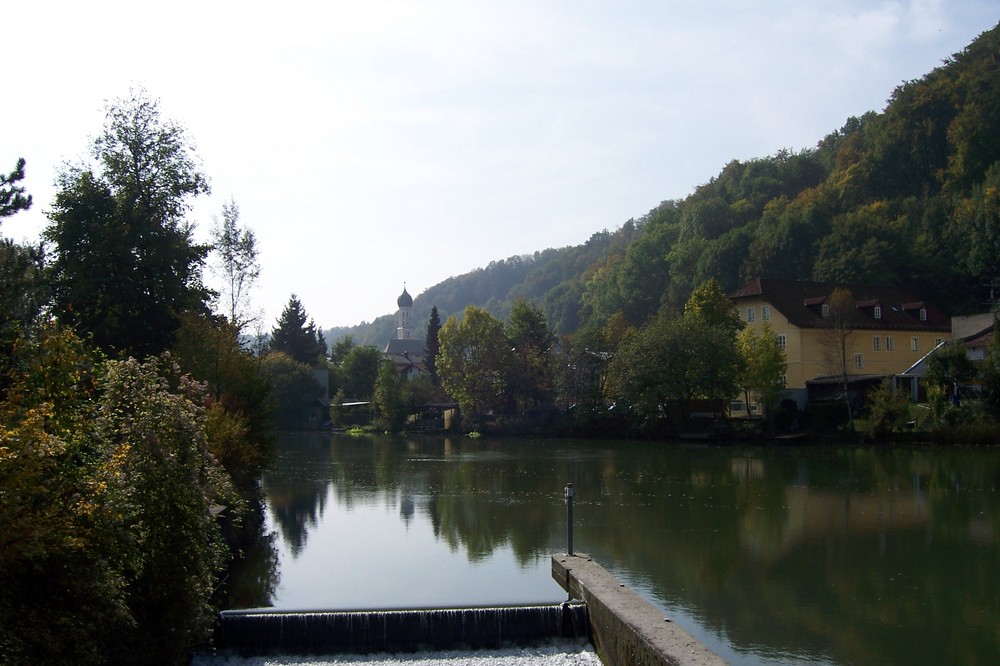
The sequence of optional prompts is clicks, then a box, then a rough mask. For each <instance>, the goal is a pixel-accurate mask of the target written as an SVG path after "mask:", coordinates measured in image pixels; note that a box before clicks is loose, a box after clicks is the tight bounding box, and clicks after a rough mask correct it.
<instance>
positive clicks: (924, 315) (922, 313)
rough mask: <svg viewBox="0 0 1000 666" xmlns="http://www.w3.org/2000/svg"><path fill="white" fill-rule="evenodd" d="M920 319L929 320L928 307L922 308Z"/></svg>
mask: <svg viewBox="0 0 1000 666" xmlns="http://www.w3.org/2000/svg"><path fill="white" fill-rule="evenodd" d="M920 321H927V308H920Z"/></svg>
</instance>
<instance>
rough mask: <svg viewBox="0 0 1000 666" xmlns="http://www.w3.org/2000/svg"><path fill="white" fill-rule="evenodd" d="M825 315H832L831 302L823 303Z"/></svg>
mask: <svg viewBox="0 0 1000 666" xmlns="http://www.w3.org/2000/svg"><path fill="white" fill-rule="evenodd" d="M823 316H824V317H829V316H830V304H829V303H824V304H823Z"/></svg>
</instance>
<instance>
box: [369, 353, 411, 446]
mask: <svg viewBox="0 0 1000 666" xmlns="http://www.w3.org/2000/svg"><path fill="white" fill-rule="evenodd" d="M404 381H405V380H404V379H403V378H402V376H400V374H399V373H398V372H396V365H395V364H394V363H393V362H392V361H390V360H389V359H385V360H383V361H382V363H380V364H379V368H378V377H377V378H376V379H375V393H374V396H373V402H374V403H375V408H376V409H377V410H378V413H379V415H380V417H381V420H382V422H383V424H384V426H385V428H386V429H387V430H389V431H390V432H399V431H400V430H402V428H403V425H404V423H405V422H406V402H405V400H404V399H403V382H404Z"/></svg>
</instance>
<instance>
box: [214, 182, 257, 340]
mask: <svg viewBox="0 0 1000 666" xmlns="http://www.w3.org/2000/svg"><path fill="white" fill-rule="evenodd" d="M212 241H213V248H212V249H213V250H215V252H216V254H217V255H218V260H217V261H218V263H217V265H216V267H215V271H216V272H217V273H218V274H219V275H220V276H221V277H222V279H223V288H222V293H221V294H220V300H221V303H220V305H221V306H222V308H223V310H224V312H223V314H225V315H226V317H228V318H229V321H230V322H232V324H233V326H235V327H236V330H237V332H238V333H242V332H243V330H244V328H245V327H246V326H247V325H248V324H250V323H252V322H253V320H254V319H255V316H254V315H253V314H252V313H251V312H250V292H251V290H252V289H253V286H254V283H256V281H257V278H258V277H260V264H259V263H257V237H256V236H255V235H254V233H253V229H250V228H249V227H241V226H240V210H239V208H238V207H237V206H236V202H235V201H233V200H230V201H229V202H228V203H225V204H223V205H222V222H221V223H220V222H219V221H218V220H216V222H215V225H214V227H213V228H212Z"/></svg>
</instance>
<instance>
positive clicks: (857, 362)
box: [854, 353, 865, 370]
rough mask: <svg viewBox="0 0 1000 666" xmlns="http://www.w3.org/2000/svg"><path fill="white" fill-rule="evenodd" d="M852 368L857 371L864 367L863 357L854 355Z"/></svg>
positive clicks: (859, 354) (862, 355)
mask: <svg viewBox="0 0 1000 666" xmlns="http://www.w3.org/2000/svg"><path fill="white" fill-rule="evenodd" d="M854 367H855V368H856V369H858V370H860V369H862V368H863V367H865V355H864V354H861V353H858V354H855V355H854Z"/></svg>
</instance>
